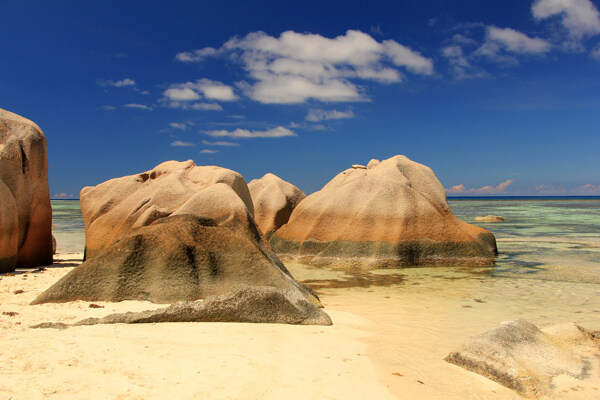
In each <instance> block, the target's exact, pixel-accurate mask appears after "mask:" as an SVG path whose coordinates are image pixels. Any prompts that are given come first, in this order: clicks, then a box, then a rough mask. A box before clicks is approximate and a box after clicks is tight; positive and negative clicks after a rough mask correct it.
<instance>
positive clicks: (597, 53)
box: [590, 45, 600, 61]
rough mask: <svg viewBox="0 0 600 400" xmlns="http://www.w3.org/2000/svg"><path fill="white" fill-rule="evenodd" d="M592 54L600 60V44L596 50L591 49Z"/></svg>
mask: <svg viewBox="0 0 600 400" xmlns="http://www.w3.org/2000/svg"><path fill="white" fill-rule="evenodd" d="M590 56H591V57H592V58H594V59H596V60H598V61H600V45H598V46H597V47H596V48H595V49H594V50H592V51H591V53H590Z"/></svg>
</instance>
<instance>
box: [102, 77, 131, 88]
mask: <svg viewBox="0 0 600 400" xmlns="http://www.w3.org/2000/svg"><path fill="white" fill-rule="evenodd" d="M97 82H98V85H100V86H114V87H124V86H135V81H134V80H133V79H129V78H125V79H121V80H120V81H103V80H98V81H97Z"/></svg>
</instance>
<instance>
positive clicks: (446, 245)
mask: <svg viewBox="0 0 600 400" xmlns="http://www.w3.org/2000/svg"><path fill="white" fill-rule="evenodd" d="M369 164H370V167H369V168H367V169H363V168H358V169H357V168H351V169H348V170H346V171H344V172H342V173H340V174H339V175H337V176H336V177H335V178H334V179H333V180H332V181H330V182H329V183H328V184H327V185H325V187H323V189H321V190H320V191H319V192H316V193H313V194H311V195H310V196H308V197H307V198H306V199H304V200H303V201H302V202H301V203H300V204H299V205H298V206H297V207H296V208H295V209H294V211H293V212H292V215H291V217H290V220H289V222H288V223H287V224H286V225H284V226H283V227H281V228H280V229H279V230H277V231H276V232H275V234H274V235H273V236H272V238H271V240H270V242H271V245H272V246H273V249H274V250H275V252H276V253H277V254H278V255H279V256H281V257H284V258H287V259H291V260H295V261H301V262H307V263H311V264H315V265H335V266H336V267H339V268H345V269H355V268H359V269H371V268H384V267H390V268H394V267H398V266H403V265H440V264H442V265H444V264H445V265H493V263H494V256H495V255H496V254H497V250H496V240H495V238H494V235H493V234H492V233H490V232H489V231H487V230H485V229H482V228H480V227H477V226H475V225H471V224H467V223H465V222H462V221H460V220H459V219H458V218H456V217H455V216H454V214H453V213H452V211H451V210H450V208H449V206H448V203H447V201H446V192H445V190H444V188H443V186H442V185H441V183H440V182H439V181H438V180H437V178H436V177H435V175H434V173H433V171H432V170H431V169H430V168H428V167H426V166H424V165H421V164H418V163H416V162H414V161H411V160H409V159H408V158H406V157H404V156H395V157H392V158H390V159H388V160H384V161H381V162H379V163H377V162H376V161H372V162H370V163H369Z"/></svg>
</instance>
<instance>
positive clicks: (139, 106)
mask: <svg viewBox="0 0 600 400" xmlns="http://www.w3.org/2000/svg"><path fill="white" fill-rule="evenodd" d="M123 107H127V108H138V109H140V110H148V111H151V110H152V107H148V106H147V105H145V104H137V103H130V104H125V105H124V106H123Z"/></svg>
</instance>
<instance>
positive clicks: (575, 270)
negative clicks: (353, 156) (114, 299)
mask: <svg viewBox="0 0 600 400" xmlns="http://www.w3.org/2000/svg"><path fill="white" fill-rule="evenodd" d="M448 202H449V204H450V207H451V208H452V210H453V211H454V213H455V214H456V216H457V217H458V218H460V219H462V220H463V221H465V222H469V223H473V220H474V218H475V217H476V216H484V215H488V214H494V215H500V216H502V217H503V218H504V219H505V222H499V223H477V224H478V225H480V226H482V227H484V228H486V229H488V230H490V231H492V232H493V233H494V235H496V239H497V241H498V250H499V253H500V254H499V256H498V259H497V262H496V266H495V267H494V268H493V269H491V270H490V271H488V274H489V275H491V276H494V277H511V278H519V279H541V280H557V281H572V282H586V283H595V284H600V197H585V198H584V197H570V198H556V197H554V198H539V197H534V198H527V197H517V198H505V197H490V198H449V200H448ZM52 212H53V225H54V230H53V233H54V235H55V237H56V240H57V251H58V252H59V253H71V252H83V248H84V244H85V235H84V224H83V219H82V216H81V209H80V204H79V201H78V200H52Z"/></svg>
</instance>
